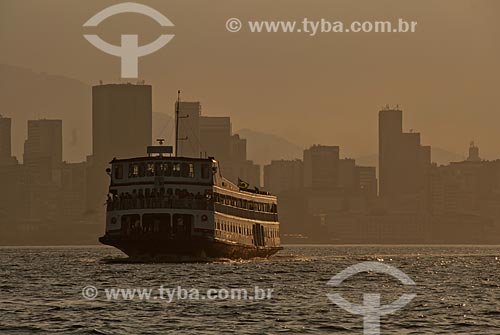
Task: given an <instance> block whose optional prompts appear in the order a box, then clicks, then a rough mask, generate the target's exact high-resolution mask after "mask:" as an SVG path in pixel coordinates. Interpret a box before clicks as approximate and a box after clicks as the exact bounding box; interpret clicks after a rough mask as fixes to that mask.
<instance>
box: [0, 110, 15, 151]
mask: <svg viewBox="0 0 500 335" xmlns="http://www.w3.org/2000/svg"><path fill="white" fill-rule="evenodd" d="M11 123H12V121H11V119H9V118H7V117H3V116H2V115H0V160H2V159H8V158H10V157H11V155H12V152H11V148H12V145H11Z"/></svg>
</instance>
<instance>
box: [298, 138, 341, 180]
mask: <svg viewBox="0 0 500 335" xmlns="http://www.w3.org/2000/svg"><path fill="white" fill-rule="evenodd" d="M338 176H339V147H338V146H326V145H313V146H312V147H310V148H309V149H306V150H304V187H307V188H323V189H332V188H335V187H337V186H338Z"/></svg>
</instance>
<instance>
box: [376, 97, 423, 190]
mask: <svg viewBox="0 0 500 335" xmlns="http://www.w3.org/2000/svg"><path fill="white" fill-rule="evenodd" d="M430 164H431V149H430V147H429V146H422V145H421V144H420V133H414V132H409V133H404V132H403V112H402V111H401V110H400V109H398V108H396V109H391V108H389V107H387V108H386V109H383V110H381V111H380V112H379V180H380V187H379V189H380V196H381V197H388V198H397V197H400V196H403V195H423V194H424V193H425V192H426V188H427V186H428V173H429V168H430Z"/></svg>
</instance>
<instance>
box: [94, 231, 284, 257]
mask: <svg viewBox="0 0 500 335" xmlns="http://www.w3.org/2000/svg"><path fill="white" fill-rule="evenodd" d="M99 241H100V242H101V243H103V244H106V245H110V246H113V247H116V248H118V249H120V250H121V251H123V252H124V253H125V254H127V255H128V256H129V257H131V258H141V259H165V260H169V261H186V260H208V259H251V258H257V257H260V258H267V257H270V256H272V255H274V254H275V253H277V252H278V251H279V250H281V249H282V248H281V247H269V246H253V245H242V244H238V243H232V242H230V241H225V240H220V239H217V238H211V237H199V236H175V237H169V236H154V235H149V236H123V235H105V236H102V237H100V238H99Z"/></svg>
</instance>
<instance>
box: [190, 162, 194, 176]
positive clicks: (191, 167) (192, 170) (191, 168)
mask: <svg viewBox="0 0 500 335" xmlns="http://www.w3.org/2000/svg"><path fill="white" fill-rule="evenodd" d="M189 178H194V164H193V163H189Z"/></svg>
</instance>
